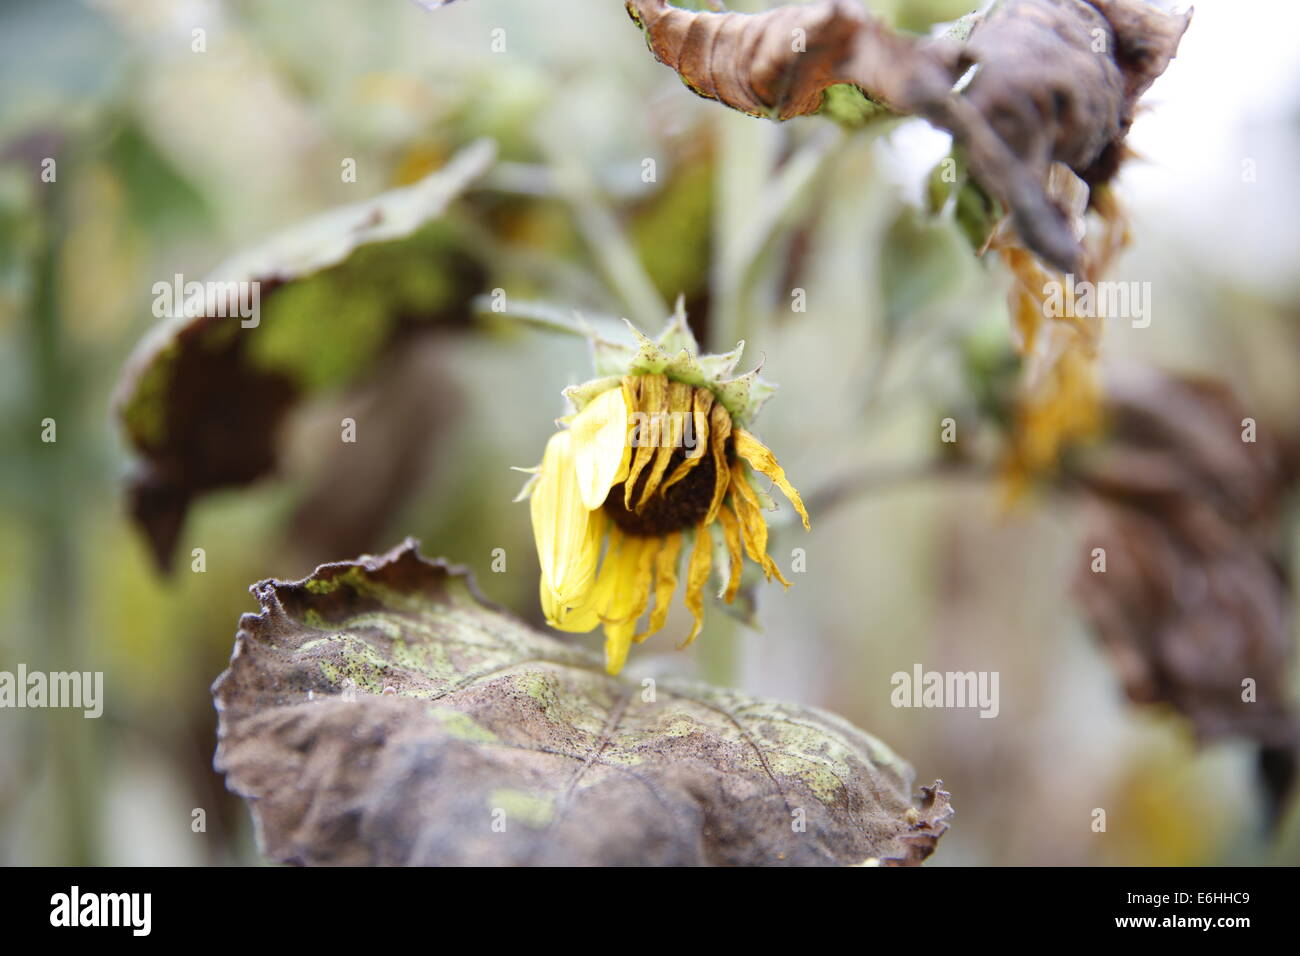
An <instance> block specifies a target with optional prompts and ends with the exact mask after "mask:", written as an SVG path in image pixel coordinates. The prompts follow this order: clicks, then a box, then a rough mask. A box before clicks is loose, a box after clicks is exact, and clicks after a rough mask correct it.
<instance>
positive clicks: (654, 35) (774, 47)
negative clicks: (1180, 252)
mask: <svg viewBox="0 0 1300 956" xmlns="http://www.w3.org/2000/svg"><path fill="white" fill-rule="evenodd" d="M627 8H628V11H629V13H630V14H631V15H632V18H633V20H635V21H636V22H637V23H638V24H639V25H640V26H641V27H642V28H643V29H644V30H645V34H646V40H647V43H648V44H649V46H650V50H651V52H653V53H654V55H655V57H656V58H658V59H659V60H660V61H661V62H663V63H665V64H667V65H668V66H670V67H672V68H673V69H675V70H676V71H677V72H678V73H679V75H680V76H681V77H682V80H683V81H684V82H685V83H686V85H687V86H688V87H690V88H691V89H692V90H694V91H695V92H696V93H699V94H700V95H701V96H705V97H708V98H710V99H716V100H718V101H720V102H722V103H724V104H726V105H727V106H730V107H732V108H733V109H738V110H741V111H743V112H746V113H750V114H752V115H757V116H766V117H768V118H770V119H778V120H784V119H790V118H792V117H795V116H801V115H806V114H808V113H815V112H819V111H823V110H825V111H826V112H827V113H828V115H832V116H836V115H839V114H838V112H837V111H836V110H833V109H829V108H828V104H829V103H830V100H829V98H828V93H829V92H830V91H833V90H836V89H840V88H842V87H844V86H848V87H851V88H855V89H857V90H859V91H861V93H862V94H864V95H865V97H866V98H867V99H868V100H870V101H871V102H873V103H876V104H880V105H881V106H882V107H885V108H886V111H887V112H888V113H893V114H908V113H914V114H917V115H920V116H924V117H925V118H926V119H928V120H929V121H930V122H931V123H933V124H934V125H936V126H939V127H940V128H942V129H946V130H948V131H950V132H951V133H952V134H953V137H954V139H955V140H956V142H957V143H958V144H959V145H960V147H961V148H962V150H963V152H964V154H965V156H966V158H967V160H968V162H969V166H970V169H971V172H972V173H973V175H974V177H975V179H976V180H977V181H978V182H979V184H980V185H981V186H982V187H983V188H984V189H985V190H987V191H988V192H989V193H991V194H992V195H993V196H995V197H996V198H997V199H998V200H1000V201H1001V202H1002V203H1003V205H1004V206H1005V207H1006V208H1007V209H1009V210H1010V211H1011V215H1012V217H1013V219H1014V222H1015V225H1016V228H1017V230H1018V231H1019V232H1020V234H1021V236H1022V237H1023V239H1024V241H1025V243H1026V245H1028V246H1029V247H1030V248H1031V249H1033V250H1034V251H1035V252H1036V253H1038V255H1040V256H1041V257H1042V258H1043V259H1045V260H1046V261H1047V262H1049V263H1051V264H1052V265H1054V266H1056V267H1057V268H1058V269H1060V270H1061V271H1063V272H1076V271H1078V265H1079V262H1080V257H1081V255H1082V250H1081V249H1080V248H1079V244H1078V242H1077V241H1076V240H1075V238H1074V236H1073V234H1072V233H1071V230H1070V228H1069V224H1068V222H1067V221H1066V218H1065V217H1064V216H1063V215H1062V214H1061V213H1060V211H1059V210H1057V209H1056V208H1055V207H1054V206H1053V204H1052V202H1051V201H1050V199H1049V198H1048V196H1047V193H1046V185H1047V175H1048V171H1049V169H1050V167H1051V165H1052V163H1053V162H1061V163H1065V164H1066V165H1068V166H1069V167H1070V168H1071V169H1072V170H1074V171H1075V172H1076V173H1078V174H1079V175H1080V176H1081V177H1082V178H1083V179H1084V180H1085V181H1087V182H1088V183H1090V184H1095V183H1099V182H1103V181H1105V180H1106V179H1108V178H1110V176H1112V175H1113V174H1114V172H1115V170H1116V169H1117V167H1118V164H1119V161H1120V159H1121V158H1122V157H1123V139H1124V136H1125V135H1126V134H1127V132H1128V127H1129V124H1130V123H1131V122H1132V118H1133V111H1134V107H1135V104H1136V102H1137V98H1138V97H1139V96H1141V94H1142V93H1143V92H1144V91H1145V90H1146V88H1147V87H1148V86H1150V84H1151V82H1152V80H1154V79H1155V77H1157V76H1159V74H1160V73H1161V72H1163V70H1164V69H1165V67H1166V66H1167V65H1168V63H1169V60H1170V59H1171V58H1172V57H1173V55H1174V52H1175V51H1176V50H1177V46H1178V41H1179V39H1180V38H1181V36H1182V33H1183V31H1184V30H1185V29H1186V26H1187V22H1188V19H1189V16H1190V15H1185V16H1181V17H1175V16H1172V15H1168V14H1164V13H1162V12H1160V11H1158V10H1156V9H1154V8H1152V7H1149V6H1148V5H1147V4H1146V2H1145V0H1106V2H1099V3H1095V4H1094V3H1088V2H1085V0H1002V2H999V3H997V4H995V5H994V6H993V7H992V9H991V10H990V11H989V13H988V14H987V15H985V16H983V17H978V18H975V19H974V20H973V21H972V22H973V24H974V25H973V27H972V28H970V29H969V33H968V35H966V36H964V37H963V33H965V32H966V30H965V29H963V30H960V31H952V32H951V33H950V35H949V36H947V37H945V38H942V39H939V40H920V39H916V38H912V37H908V36H905V35H903V34H899V33H896V32H894V31H892V30H890V29H889V28H888V27H886V26H885V25H884V24H883V23H881V21H879V20H878V19H877V18H875V17H872V16H871V15H869V14H867V13H866V12H865V11H864V10H863V9H862V8H861V7H860V6H859V5H858V4H857V3H854V2H852V0H816V2H813V3H807V4H791V5H787V6H781V7H777V8H775V9H773V10H770V11H767V12H766V13H759V14H741V13H712V12H695V11H687V10H680V9H677V8H675V7H673V6H671V5H670V4H669V3H668V2H667V0H627ZM966 26H967V27H969V26H970V24H967V25H966ZM971 68H974V73H973V75H972V79H971V80H970V82H969V84H968V85H967V86H966V88H965V89H964V90H962V91H960V92H954V85H955V83H956V80H957V79H958V78H959V77H960V76H962V75H963V74H965V73H966V72H967V71H968V70H970V69H971Z"/></svg>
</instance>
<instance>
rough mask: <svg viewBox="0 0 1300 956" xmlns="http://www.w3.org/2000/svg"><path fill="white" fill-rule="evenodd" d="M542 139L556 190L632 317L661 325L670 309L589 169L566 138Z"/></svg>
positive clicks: (543, 136)
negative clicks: (570, 210) (570, 208)
mask: <svg viewBox="0 0 1300 956" xmlns="http://www.w3.org/2000/svg"><path fill="white" fill-rule="evenodd" d="M538 142H539V145H540V146H541V148H542V151H543V153H545V155H546V158H547V160H548V162H550V164H551V168H552V170H553V171H554V177H555V185H556V188H557V189H558V190H559V192H560V194H561V195H562V196H563V197H564V198H565V200H566V201H567V202H568V203H569V205H570V206H571V207H572V209H573V212H574V216H575V217H576V219H577V222H578V228H579V230H581V232H582V234H583V236H584V238H585V239H586V240H587V245H588V246H589V247H590V249H591V254H592V255H593V256H594V257H595V258H596V263H597V264H598V265H599V266H600V269H601V271H602V272H603V273H604V274H605V278H606V280H608V282H609V283H610V285H611V286H612V287H613V289H614V290H615V292H617V293H618V296H619V298H620V299H621V300H622V302H623V305H624V307H626V308H627V310H628V313H629V315H628V318H630V319H631V320H632V321H633V322H635V323H636V324H637V325H639V326H640V327H641V328H643V329H657V328H659V327H660V326H661V325H663V323H664V321H665V320H666V319H667V318H668V316H669V314H670V313H671V310H670V309H669V308H668V306H667V304H666V303H665V302H664V300H663V298H662V297H661V296H660V295H659V290H658V289H656V288H655V285H654V283H653V282H651V281H650V277H649V276H648V275H647V274H646V271H645V269H644V268H643V267H642V265H641V260H640V258H639V257H638V256H637V253H636V249H635V248H634V247H633V246H632V243H631V242H629V241H628V238H627V236H626V235H625V234H624V232H623V228H622V226H620V225H619V222H618V219H617V218H616V217H615V216H614V213H613V211H612V210H611V209H610V208H609V205H608V204H607V203H606V202H605V201H604V199H603V198H602V196H601V192H600V189H599V186H598V185H597V183H596V182H595V180H594V179H593V177H592V176H591V173H590V171H589V170H588V169H587V168H586V166H585V165H584V164H583V163H582V160H581V158H580V157H578V156H577V155H575V154H574V151H573V150H572V149H569V148H566V146H565V138H564V137H563V136H560V135H556V134H548V133H545V132H543V133H541V134H539V136H538Z"/></svg>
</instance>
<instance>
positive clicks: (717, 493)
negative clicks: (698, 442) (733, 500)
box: [704, 402, 731, 525]
mask: <svg viewBox="0 0 1300 956" xmlns="http://www.w3.org/2000/svg"><path fill="white" fill-rule="evenodd" d="M729 437H731V415H730V414H729V413H728V412H727V410H726V408H724V407H723V405H722V403H721V402H715V403H714V405H713V407H712V408H711V409H710V410H709V447H710V448H712V449H713V466H714V469H715V472H716V478H715V480H714V485H713V500H712V501H711V502H709V512H708V514H706V515H705V516H704V523H705V524H706V525H707V524H712V523H713V520H714V519H715V518H717V516H718V509H720V508H721V507H722V499H723V498H725V497H726V496H727V488H728V486H729V485H730V484H731V475H730V471H729V469H728V467H727V439H728V438H729Z"/></svg>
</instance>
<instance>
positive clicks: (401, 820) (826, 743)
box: [213, 540, 952, 865]
mask: <svg viewBox="0 0 1300 956" xmlns="http://www.w3.org/2000/svg"><path fill="white" fill-rule="evenodd" d="M253 593H254V594H255V595H256V596H257V599H258V601H259V602H260V603H261V605H262V612H261V613H260V614H258V615H246V616H245V617H244V619H243V621H242V622H241V626H240V630H239V634H238V636H237V638H236V643H235V651H234V654H233V656H232V658H231V663H230V667H229V669H228V670H226V671H225V673H223V674H222V675H221V677H220V678H219V679H218V680H217V682H216V684H215V685H214V686H213V694H214V697H215V699H216V705H217V710H218V713H219V715H220V727H219V737H220V744H219V747H218V750H217V757H216V765H217V768H218V769H219V770H221V771H222V772H224V773H225V774H226V779H227V785H228V786H229V787H230V788H231V789H232V790H234V791H235V792H236V793H238V794H240V795H242V796H243V797H244V798H245V799H246V800H247V801H248V803H249V807H250V809H251V811H252V813H253V817H254V819H255V821H256V823H257V831H258V836H259V840H260V845H261V847H262V850H263V852H264V853H265V854H266V855H267V856H269V857H270V858H271V859H273V860H278V861H282V862H292V863H301V864H417V865H455V864H470V863H472V864H501V865H517V864H542V865H546V864H549V865H572V864H660V865H697V864H717V865H761V864H792V865H793V864H832V865H833V864H862V863H881V864H914V863H918V862H920V861H921V860H922V859H924V858H925V857H926V856H928V855H929V854H930V853H931V852H932V851H933V849H934V846H935V843H936V841H937V840H938V838H939V837H940V836H941V835H942V834H943V832H944V831H945V830H946V829H947V826H948V824H947V820H948V818H949V816H951V813H952V811H951V808H950V807H949V805H948V795H947V794H946V793H945V792H943V790H941V789H940V788H939V785H938V784H936V785H935V786H934V787H927V788H922V790H921V797H920V799H919V801H914V799H913V795H912V772H911V770H910V768H909V767H908V766H907V765H906V764H905V763H904V762H902V761H901V760H900V759H899V758H898V757H897V756H895V755H894V753H893V752H892V751H890V750H889V748H888V747H886V746H885V745H884V744H883V743H881V742H880V741H878V740H876V739H875V738H873V737H871V736H869V735H868V734H865V733H863V732H861V731H859V730H857V729H856V728H854V727H852V726H851V725H849V724H848V723H846V722H845V721H843V720H841V719H839V718H837V717H834V716H832V715H830V714H827V713H824V712H821V711H817V710H813V709H811V708H807V707H801V706H797V705H793V704H785V703H779V702H776V701H771V700H763V699H760V698H754V697H749V696H747V695H745V694H742V693H740V692H738V691H731V690H721V689H718V688H713V687H706V686H700V685H696V684H686V683H679V682H676V681H670V680H661V681H659V682H658V683H657V685H655V684H654V683H653V682H651V683H650V684H646V683H645V682H642V683H633V682H630V681H628V680H625V679H620V678H616V677H610V676H609V675H608V674H606V673H605V669H604V666H603V664H602V661H601V659H600V658H599V657H598V656H597V655H596V654H595V653H593V652H590V651H588V650H587V649H585V648H583V647H580V646H578V645H576V644H573V643H568V642H566V641H562V640H559V639H557V638H556V637H554V636H551V635H548V634H544V633H540V632H538V631H536V630H533V629H532V628H531V627H529V626H527V625H525V624H524V623H522V622H520V621H518V620H516V619H515V618H513V617H511V616H509V615H507V614H506V613H504V612H502V611H500V610H497V609H495V608H492V607H489V606H488V605H486V604H484V603H483V602H482V601H481V600H480V599H479V598H478V597H477V596H476V592H475V589H474V586H473V583H472V581H471V579H470V578H469V577H468V576H467V575H466V574H465V572H463V571H461V570H458V569H455V568H451V567H448V566H447V565H446V564H444V563H442V562H430V561H426V560H425V559H423V558H422V557H420V556H419V554H418V552H417V550H416V545H415V543H414V542H413V541H409V540H408V541H407V542H406V543H405V544H403V545H401V546H399V547H398V548H395V549H394V550H392V551H390V552H389V553H388V554H385V555H382V556H379V557H370V556H367V557H363V558H360V559H358V560H357V561H348V562H342V563H338V564H329V565H324V566H322V567H320V568H318V569H317V570H316V573H315V574H313V575H312V576H311V577H309V578H307V579H306V580H303V581H299V582H296V583H292V584H290V583H282V582H278V581H263V582H262V583H260V584H258V585H256V586H255V587H254V588H253Z"/></svg>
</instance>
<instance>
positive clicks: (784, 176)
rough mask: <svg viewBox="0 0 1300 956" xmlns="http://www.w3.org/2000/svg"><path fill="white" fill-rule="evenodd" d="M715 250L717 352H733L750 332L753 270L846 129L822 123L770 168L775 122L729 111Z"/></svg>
mask: <svg viewBox="0 0 1300 956" xmlns="http://www.w3.org/2000/svg"><path fill="white" fill-rule="evenodd" d="M721 130H722V132H721V140H722V156H721V161H720V162H719V163H718V172H717V175H718V177H719V179H720V181H719V183H718V196H719V197H720V198H719V201H718V209H717V213H716V220H715V222H714V231H715V234H716V235H717V236H718V250H717V253H716V256H715V265H714V272H713V296H714V305H713V309H714V323H715V326H714V327H715V329H716V330H717V331H716V339H715V341H714V343H713V346H714V347H715V348H720V349H722V348H731V347H732V346H734V345H735V344H736V343H737V342H738V341H740V340H741V339H744V338H748V336H749V335H750V313H751V309H750V308H749V306H750V303H749V302H748V300H747V296H748V293H749V291H750V289H751V288H752V285H753V283H752V279H753V273H754V270H755V269H756V268H757V267H758V265H759V260H760V259H761V258H762V255H763V253H764V252H765V251H766V250H767V249H768V248H769V246H770V245H771V243H772V241H773V238H774V237H775V235H776V233H777V231H778V229H779V228H780V227H781V226H783V225H785V224H787V222H788V220H789V219H790V217H791V214H792V212H793V210H794V207H795V206H796V204H797V203H798V202H799V201H800V200H801V199H802V198H803V197H804V195H805V194H806V193H807V191H808V188H809V187H810V185H811V184H812V183H813V181H814V180H815V179H816V178H817V177H818V176H819V175H820V174H821V173H822V172H823V170H824V169H825V166H826V163H827V161H828V160H829V159H831V158H832V157H833V156H834V155H835V154H836V150H837V147H839V146H840V144H841V143H843V142H845V135H844V131H843V130H841V129H840V128H839V127H838V126H835V125H833V124H830V123H827V124H826V125H824V126H823V127H822V128H821V129H819V130H817V132H816V134H815V135H814V136H813V137H812V138H811V139H809V140H808V142H806V143H804V144H803V145H802V146H800V147H799V148H798V149H796V150H795V151H794V153H793V154H792V155H791V156H790V157H789V158H788V159H786V161H785V163H784V164H782V165H781V167H780V169H779V170H777V169H775V162H776V153H777V148H778V147H779V145H780V140H781V137H782V135H783V133H782V132H781V130H780V129H779V128H778V127H777V126H776V124H774V123H769V122H766V121H763V120H756V119H754V118H753V117H750V116H744V115H742V114H739V113H737V114H734V115H730V116H727V117H726V118H725V120H724V121H723V122H722V123H721Z"/></svg>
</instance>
